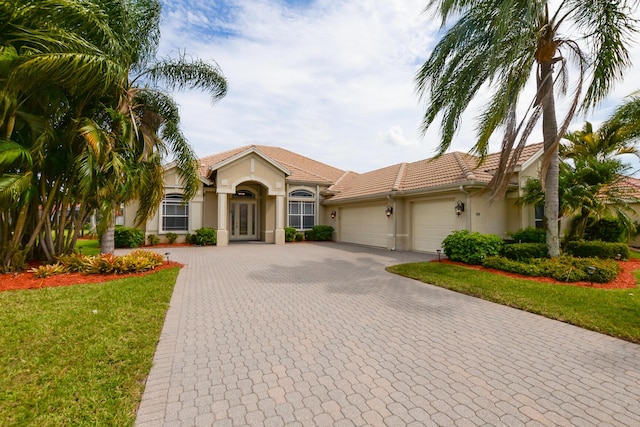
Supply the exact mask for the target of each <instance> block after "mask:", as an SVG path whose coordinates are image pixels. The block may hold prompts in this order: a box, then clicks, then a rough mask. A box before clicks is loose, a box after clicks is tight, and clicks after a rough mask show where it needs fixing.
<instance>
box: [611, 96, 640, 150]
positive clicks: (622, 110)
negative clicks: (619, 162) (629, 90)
mask: <svg viewBox="0 0 640 427" xmlns="http://www.w3.org/2000/svg"><path fill="white" fill-rule="evenodd" d="M604 125H605V126H613V127H619V132H620V133H621V134H623V135H624V138H626V139H627V140H629V141H632V142H637V141H638V138H640V91H639V92H635V93H633V94H631V95H630V96H629V97H628V98H627V99H626V100H625V102H623V103H622V105H620V106H619V107H618V108H616V111H615V112H614V114H613V116H612V117H611V119H609V120H608V121H607V122H606V123H605V124H604Z"/></svg>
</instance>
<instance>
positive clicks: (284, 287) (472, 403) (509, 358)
mask: <svg viewBox="0 0 640 427" xmlns="http://www.w3.org/2000/svg"><path fill="white" fill-rule="evenodd" d="M425 258H426V256H425V255H420V254H415V253H401V252H390V251H384V250H375V249H364V248H360V247H353V246H347V245H340V244H335V243H326V244H311V243H304V244H287V245H280V246H275V245H264V244H236V245H231V246H229V247H225V248H216V247H209V248H175V249H173V248H172V249H171V259H174V260H178V261H181V262H183V263H186V264H187V266H186V267H185V268H184V269H183V270H182V271H181V273H180V275H179V277H178V282H177V284H176V288H175V292H174V295H173V298H172V300H171V307H170V309H169V312H168V314H167V319H166V322H165V326H164V329H163V331H162V336H161V338H160V343H159V345H158V349H157V352H156V356H155V359H154V366H153V369H152V371H151V374H150V377H149V379H148V381H147V385H146V390H145V394H144V397H143V401H142V404H141V406H140V408H139V411H138V417H137V425H138V426H140V427H149V426H212V425H213V426H218V425H221V426H239V425H265V426H281V425H291V426H294V425H318V426H331V425H342V426H352V425H356V426H361V425H388V426H396V425H398V426H400V425H461V426H463V425H469V426H473V425H507V426H517V425H527V426H530V425H531V426H533V425H579V426H584V425H624V426H638V425H640V346H638V345H635V344H631V343H628V342H624V341H621V340H617V339H614V338H610V337H607V336H604V335H600V334H597V333H594V332H589V331H586V330H582V329H579V328H576V327H573V326H570V325H567V324H563V323H560V322H556V321H553V320H549V319H545V318H543V317H540V316H536V315H533V314H529V313H525V312H522V311H518V310H514V309H510V308H507V307H503V306H500V305H496V304H492V303H489V302H486V301H482V300H479V299H475V298H472V297H468V296H464V295H460V294H457V293H454V292H450V291H446V290H443V289H440V288H437V287H433V286H429V285H424V284H421V283H419V282H416V281H413V280H409V279H405V278H401V277H398V276H394V275H391V274H389V273H386V272H385V271H384V267H385V266H387V265H391V264H395V263H399V262H410V261H416V260H424V259H425ZM639 321H640V319H639Z"/></svg>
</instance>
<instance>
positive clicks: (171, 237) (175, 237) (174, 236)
mask: <svg viewBox="0 0 640 427" xmlns="http://www.w3.org/2000/svg"><path fill="white" fill-rule="evenodd" d="M165 236H167V242H169V244H170V245H173V244H174V243H175V242H176V240H178V235H177V234H176V233H167V234H165Z"/></svg>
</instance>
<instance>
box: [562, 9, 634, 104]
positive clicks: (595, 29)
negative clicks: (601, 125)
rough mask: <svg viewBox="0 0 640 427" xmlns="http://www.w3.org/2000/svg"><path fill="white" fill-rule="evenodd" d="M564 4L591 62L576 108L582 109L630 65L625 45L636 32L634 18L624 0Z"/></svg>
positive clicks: (609, 86) (597, 97)
mask: <svg viewBox="0 0 640 427" xmlns="http://www.w3.org/2000/svg"><path fill="white" fill-rule="evenodd" d="M567 7H568V9H570V10H573V13H574V21H575V22H576V25H577V26H578V28H580V29H581V30H582V31H583V32H584V34H585V35H586V37H585V38H586V40H587V43H588V45H589V47H590V49H589V50H590V55H589V57H590V58H592V61H593V64H592V65H591V67H590V68H591V69H592V80H591V82H590V83H589V85H588V88H587V91H586V93H585V97H584V101H583V102H582V105H581V107H580V108H581V110H582V111H584V112H586V111H588V110H590V109H592V108H595V106H596V105H597V104H598V102H599V101H601V100H602V99H603V98H604V97H605V96H606V95H607V94H608V93H609V91H610V89H611V87H612V86H613V84H614V83H615V82H616V81H618V80H621V79H622V77H623V72H624V70H625V69H626V68H628V67H629V66H630V65H631V62H630V57H629V50H628V48H627V47H628V45H629V42H630V41H631V40H632V38H633V37H634V36H635V33H636V32H637V21H636V20H635V19H634V18H633V13H632V12H633V10H632V8H631V7H630V5H628V4H627V2H625V1H620V0H598V1H582V0H570V1H567Z"/></svg>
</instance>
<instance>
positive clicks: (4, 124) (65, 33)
mask: <svg viewBox="0 0 640 427" xmlns="http://www.w3.org/2000/svg"><path fill="white" fill-rule="evenodd" d="M0 17H1V19H0V143H1V144H2V146H3V147H11V148H12V149H11V150H9V151H5V152H4V154H3V156H2V157H3V159H2V160H0V164H1V165H0V199H2V200H4V201H6V200H10V201H11V203H3V204H2V205H1V207H0V225H1V227H2V236H1V237H2V239H1V240H2V245H1V246H2V247H1V248H0V268H2V269H4V270H12V269H14V268H19V267H20V265H21V264H22V263H23V262H24V257H25V256H26V254H27V253H29V252H31V250H32V248H33V247H34V245H38V244H41V243H46V239H38V237H39V235H40V232H41V230H42V229H47V230H48V231H51V230H50V229H51V224H50V219H51V215H49V213H50V212H52V211H54V210H55V211H56V212H57V213H58V214H59V213H60V212H65V214H66V209H64V208H63V206H62V202H61V200H62V195H61V190H67V189H70V188H73V186H72V185H68V184H69V183H66V185H65V184H63V176H64V173H62V174H61V173H60V172H61V171H68V170H69V169H70V168H69V165H70V163H68V162H67V163H66V164H65V162H64V161H65V160H68V158H65V157H64V155H63V154H64V153H69V152H71V150H69V149H68V148H69V145H68V144H69V141H71V140H73V138H69V136H70V135H72V134H73V132H70V126H71V128H72V127H73V123H74V118H75V117H76V116H77V115H76V112H77V111H79V110H80V109H79V107H80V106H81V105H86V104H87V100H89V99H92V98H99V97H100V96H102V94H104V92H105V90H106V88H108V87H110V86H112V85H115V84H117V82H118V81H120V80H121V78H120V77H119V76H121V75H122V72H123V71H126V70H123V69H122V68H120V67H119V66H118V64H117V63H116V62H114V61H113V60H112V59H111V57H112V53H113V52H108V53H105V52H103V51H101V50H100V49H98V48H97V47H96V46H95V45H94V44H92V42H91V41H90V40H94V41H99V42H103V41H105V40H109V39H110V38H112V37H113V35H112V33H111V31H110V27H109V26H108V25H105V23H104V22H103V19H102V18H103V16H102V14H100V13H99V11H98V10H97V9H96V8H95V7H93V5H92V4H89V3H88V2H69V1H60V0H21V1H15V0H14V1H8V2H2V3H0ZM112 48H115V47H114V46H112ZM125 75H126V74H125ZM18 152H23V153H28V156H27V155H25V154H22V155H20V160H18V159H14V160H11V159H10V158H9V157H7V154H10V153H18ZM62 223H63V222H62V221H61V224H62ZM49 234H51V233H49ZM62 234H64V233H62ZM58 235H59V236H60V235H61V234H60V233H58Z"/></svg>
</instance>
